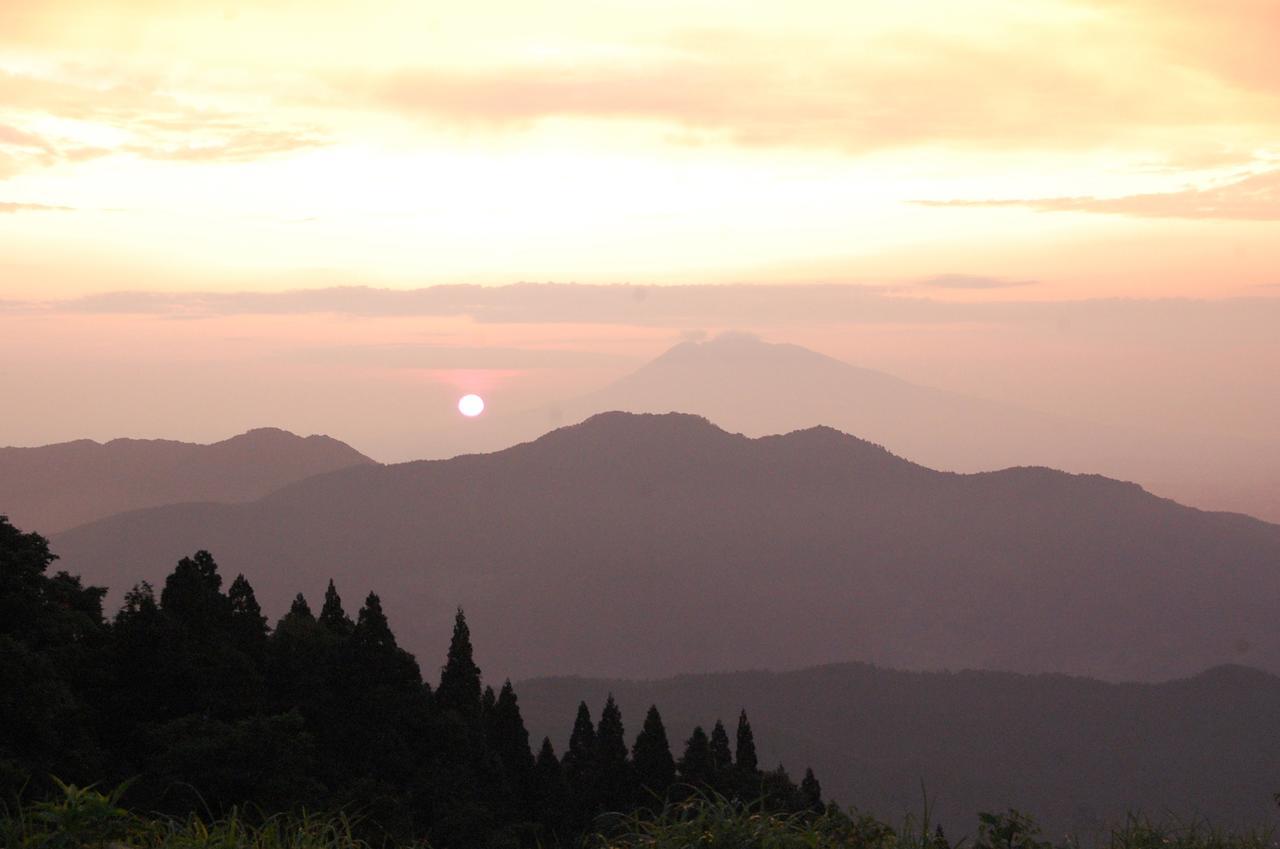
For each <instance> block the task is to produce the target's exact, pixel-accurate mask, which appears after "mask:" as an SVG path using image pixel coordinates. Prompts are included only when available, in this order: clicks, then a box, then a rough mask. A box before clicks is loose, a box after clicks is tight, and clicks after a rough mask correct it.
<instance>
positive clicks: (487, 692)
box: [480, 685, 498, 726]
mask: <svg viewBox="0 0 1280 849" xmlns="http://www.w3.org/2000/svg"><path fill="white" fill-rule="evenodd" d="M497 705H498V696H497V694H496V693H494V692H493V687H490V686H487V685H486V686H485V688H484V692H483V693H481V694H480V715H481V716H483V717H484V719H485V725H486V726H488V725H489V723H490V722H491V721H492V719H493V709H494V708H495V707H497Z"/></svg>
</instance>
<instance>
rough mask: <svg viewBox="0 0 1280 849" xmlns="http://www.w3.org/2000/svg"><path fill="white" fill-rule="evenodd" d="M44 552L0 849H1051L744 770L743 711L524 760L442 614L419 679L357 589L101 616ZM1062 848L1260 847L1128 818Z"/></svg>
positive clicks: (201, 598)
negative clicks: (733, 717)
mask: <svg viewBox="0 0 1280 849" xmlns="http://www.w3.org/2000/svg"><path fill="white" fill-rule="evenodd" d="M54 559H55V558H54V556H53V555H52V554H51V553H50V551H49V548H48V544H47V542H46V540H45V539H44V538H42V537H40V536H39V535H37V534H31V533H22V532H20V531H19V530H17V529H16V528H14V527H13V526H12V525H11V524H10V523H9V522H8V520H7V519H5V518H4V517H2V516H0V847H13V848H14V849H18V848H19V847H32V849H34V847H49V849H52V847H82V846H83V847H88V846H95V847H222V849H239V847H253V849H259V848H260V849H275V847H296V849H311V847H352V848H353V849H354V847H375V846H381V847H411V846H419V847H425V846H433V847H517V846H544V847H550V846H565V847H582V849H609V847H616V849H641V847H649V849H666V847H673V848H674V847H694V846H698V847H711V849H714V848H715V847H733V848H734V849H751V847H759V849H792V847H795V849H799V847H810V849H826V847H854V848H855V849H958V847H961V846H964V847H966V849H1049V847H1050V846H1051V845H1063V841H1062V840H1058V841H1057V843H1056V844H1051V843H1050V841H1048V840H1046V839H1045V838H1044V837H1043V836H1042V835H1041V834H1040V831H1039V829H1038V828H1037V826H1036V825H1035V823H1034V822H1033V821H1031V820H1030V819H1028V818H1026V817H1024V816H1022V815H1021V814H1019V813H1017V812H1016V811H1008V812H1006V813H1003V814H988V813H983V814H979V815H978V820H977V822H976V823H975V826H974V828H973V829H972V830H971V831H970V832H968V833H967V834H964V835H952V836H949V835H948V834H945V833H944V832H943V830H942V829H941V828H940V827H938V826H936V825H933V824H932V823H931V820H930V817H929V815H928V813H929V812H928V809H926V811H925V816H923V817H920V818H919V819H916V820H908V821H907V822H905V823H903V824H901V825H898V826H891V825H889V824H887V823H885V822H882V821H879V820H876V819H874V818H871V817H868V816H863V815H860V814H857V813H856V812H852V813H851V812H846V811H844V810H842V809H840V808H839V807H837V806H836V805H834V804H832V803H829V802H824V801H823V799H822V791H821V788H820V786H819V784H818V781H817V779H816V778H815V777H814V775H813V773H812V771H806V773H805V775H804V778H803V780H802V781H800V782H799V783H798V784H797V783H796V782H794V781H792V779H791V778H790V777H789V776H788V774H787V772H786V771H785V770H784V769H783V768H782V767H781V766H779V767H777V768H775V769H771V770H765V769H762V768H761V766H760V764H759V763H758V758H757V754H756V746H755V739H754V734H753V732H752V728H751V724H750V722H749V721H748V719H747V716H746V714H745V712H741V713H739V715H738V717H737V723H736V726H735V727H734V729H733V733H732V738H731V734H730V732H729V730H728V729H726V727H725V725H724V724H723V723H722V722H720V721H719V720H716V722H715V723H714V725H713V726H712V730H711V732H710V733H709V734H708V733H706V732H705V731H704V730H703V728H702V727H696V728H694V730H693V732H692V733H691V734H690V736H689V738H688V739H687V740H686V741H685V742H684V746H683V749H682V750H681V755H680V757H679V758H676V757H674V756H673V752H672V749H671V746H670V743H669V741H668V738H667V733H666V729H665V728H664V725H663V721H662V717H661V715H660V714H659V711H658V709H657V707H656V706H651V707H650V708H649V710H648V712H647V714H646V716H645V717H644V720H643V722H642V723H641V728H640V731H639V733H638V734H637V735H636V736H635V737H634V738H630V739H631V743H630V745H628V739H629V738H628V737H627V736H626V734H625V730H624V725H623V717H622V714H621V711H620V710H619V707H618V705H617V703H616V702H615V701H614V699H613V697H612V696H609V697H608V698H607V699H606V701H605V703H604V706H603V709H602V710H601V712H600V714H599V721H598V722H595V721H593V718H592V715H591V712H590V710H589V708H588V707H587V705H586V704H585V703H581V704H579V705H578V708H577V715H576V717H575V718H574V722H573V726H572V734H571V736H570V738H569V745H568V748H567V750H566V751H565V752H564V753H563V755H562V756H557V754H556V752H555V751H554V749H553V747H552V744H551V742H550V740H549V739H547V738H544V739H543V740H542V742H541V745H540V746H538V747H536V753H535V749H534V748H531V747H530V741H529V735H528V732H527V730H526V727H525V723H524V719H523V717H522V716H521V711H520V706H519V702H518V699H517V697H516V693H515V691H514V689H513V688H512V686H511V684H510V682H507V683H505V684H504V685H503V686H502V687H501V688H500V689H499V691H498V692H496V693H495V692H494V690H493V689H492V688H489V687H484V686H483V683H482V680H481V675H480V670H479V668H478V667H477V665H476V663H475V662H474V660H473V657H472V647H471V641H470V633H469V630H468V626H467V622H466V620H465V618H464V616H463V614H462V612H461V611H458V613H457V617H456V621H455V624H454V632H453V638H452V642H451V644H450V646H449V651H448V656H447V660H446V663H445V664H444V666H443V667H442V668H441V671H440V675H439V678H438V679H437V682H436V684H435V686H431V685H430V684H428V683H426V682H424V680H423V677H422V675H421V671H420V669H419V667H418V664H417V662H416V661H415V660H414V658H413V657H412V656H411V655H410V654H409V653H407V652H405V651H404V650H403V649H401V648H399V646H398V645H397V643H396V639H395V636H394V635H393V633H392V631H391V629H390V627H389V625H388V623H387V620H386V617H385V615H384V614H383V612H382V606H381V603H380V601H379V599H378V597H377V596H376V595H374V594H370V595H369V596H368V597H367V598H366V599H365V602H364V604H363V605H362V606H361V607H360V609H359V611H358V612H357V614H356V616H355V617H354V619H353V618H351V617H350V616H348V614H347V613H346V612H345V610H344V608H343V605H342V601H341V599H340V597H339V595H338V592H337V589H336V588H335V587H334V586H333V584H332V582H331V583H330V585H329V587H328V589H327V591H326V593H325V595H324V600H323V603H322V604H321V605H320V610H319V614H318V615H316V614H315V613H313V611H312V609H311V607H310V605H309V604H308V603H307V601H306V600H305V599H304V598H303V597H302V596H301V595H299V596H298V597H297V598H296V599H295V600H294V602H293V605H292V607H291V609H290V610H289V612H288V613H287V614H286V615H285V616H284V617H283V618H282V619H281V620H280V621H279V622H278V623H277V624H276V626H275V627H274V628H269V627H268V625H267V622H266V619H265V617H264V616H263V615H262V612H261V610H260V608H259V605H258V603H257V601H256V599H255V597H254V592H253V589H252V587H250V586H249V583H248V581H246V580H245V579H244V577H243V576H238V577H237V578H236V579H235V580H234V581H232V582H231V584H230V586H229V587H228V588H227V590H226V591H225V592H224V591H223V588H222V583H223V582H222V577H221V576H220V575H219V572H218V567H217V564H216V563H215V562H214V560H213V558H212V557H211V556H210V555H209V554H208V553H207V552H203V551H202V552H198V553H197V554H195V555H194V556H193V557H190V558H184V559H182V560H181V561H180V562H179V563H178V564H177V567H176V568H175V569H174V570H173V572H172V573H171V574H170V575H169V576H168V577H167V578H166V580H165V582H164V586H163V587H162V589H161V590H160V592H159V593H158V594H157V593H156V592H155V591H154V590H153V589H152V588H151V587H150V586H148V585H146V584H141V585H139V586H137V587H135V588H134V589H133V590H131V591H130V592H129V593H128V594H127V596H126V601H125V604H124V606H123V608H122V609H121V610H120V611H119V613H118V614H117V615H116V616H115V617H114V618H113V619H112V620H111V621H107V620H106V619H105V618H104V617H103V613H102V600H103V597H104V595H105V590H103V589H101V588H96V587H86V586H83V584H82V583H81V581H80V579H79V578H77V577H74V576H70V575H68V574H66V573H65V572H58V573H56V574H52V575H51V574H49V567H50V565H51V564H52V562H53V561H54ZM565 719H566V720H567V719H568V717H567V716H566V717H565ZM780 730H782V731H800V730H803V729H788V728H786V727H785V726H784V727H783V728H782V729H780ZM64 782H65V783H64ZM107 788H113V789H107ZM317 812H329V813H317ZM1073 839H1074V838H1073ZM1079 840H1080V842H1083V843H1084V844H1086V845H1089V846H1099V847H1108V849H1262V847H1270V846H1274V845H1275V843H1274V841H1273V840H1272V839H1271V835H1270V833H1264V832H1258V833H1244V834H1234V835H1233V834H1226V833H1223V832H1217V831H1213V830H1210V829H1207V828H1204V827H1194V826H1192V827H1178V828H1163V827H1157V826H1154V825H1151V824H1149V823H1147V822H1145V821H1142V820H1139V819H1131V820H1129V821H1128V822H1127V823H1125V824H1124V825H1122V826H1120V827H1117V828H1113V829H1110V830H1103V831H1100V832H1098V833H1095V834H1092V835H1082V836H1081V837H1080V839H1079ZM1071 842H1072V841H1071V840H1067V841H1066V843H1068V844H1069V843H1071Z"/></svg>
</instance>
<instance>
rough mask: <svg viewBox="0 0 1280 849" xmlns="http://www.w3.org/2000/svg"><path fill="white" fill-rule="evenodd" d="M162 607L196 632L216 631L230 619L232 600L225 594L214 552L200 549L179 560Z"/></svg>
mask: <svg viewBox="0 0 1280 849" xmlns="http://www.w3.org/2000/svg"><path fill="white" fill-rule="evenodd" d="M160 609H161V610H163V611H164V612H165V614H166V615H167V616H170V617H172V618H173V620H174V621H175V622H178V623H180V624H181V625H183V626H184V627H186V628H188V629H192V630H196V631H209V630H214V629H217V628H219V627H221V626H223V625H226V624H227V623H228V622H229V621H230V618H231V603H230V601H229V600H228V599H227V597H226V596H225V595H223V594H222V576H221V575H219V574H218V564H217V563H215V562H214V559H213V555H211V554H210V553H209V552H207V551H197V552H196V553H195V555H193V556H192V557H184V558H182V559H181V560H179V561H178V565H177V566H176V567H175V568H174V570H173V572H172V573H170V574H169V577H168V578H166V579H165V582H164V589H163V590H161V592H160Z"/></svg>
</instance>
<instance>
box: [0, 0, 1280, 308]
mask: <svg viewBox="0 0 1280 849" xmlns="http://www.w3.org/2000/svg"><path fill="white" fill-rule="evenodd" d="M1277 31H1280V7H1278V6H1276V5H1275V4H1274V3H1271V2H1268V0H1257V2H1244V1H1241V2H1228V3H1225V4H1204V3H1199V2H1192V0H1160V2H1156V0H1129V2H1124V0H1116V2H1105V0H1097V1H1096V2H1088V1H1087V0H1071V1H1070V2H1067V0H1039V2H1025V0H1019V2H992V0H981V1H980V2H970V3H965V4H963V6H957V5H954V4H946V3H941V4H940V3H926V2H903V3H892V4H890V3H845V2H833V3H816V2H815V3H804V4H800V5H796V4H781V3H778V4H745V5H744V4H741V3H728V2H693V3H690V2H679V3H662V2H658V3H655V2H652V0H646V2H643V3H640V2H634V3H632V2H604V3H601V2H595V0H592V2H582V3H576V2H558V3H553V4H521V3H499V2H480V3H468V4H450V5H444V6H442V5H439V4H423V3H418V2H405V3H395V2H384V3H374V4H369V3H347V2H333V0H320V2H307V3H302V2H292V1H291V0H259V1H258V2H252V3H249V2H236V1H235V0H227V2H200V1H199V0H185V2H152V0H46V2H40V3H6V4H3V9H2V10H0V39H2V40H3V44H2V45H0V50H2V51H3V52H0V108H2V109H3V111H2V112H0V178H3V182H0V204H3V206H0V208H3V209H6V210H7V213H6V214H5V220H4V226H3V230H2V231H0V233H3V236H2V237H0V238H2V242H0V246H2V247H3V251H4V255H5V256H6V257H9V260H8V264H9V265H10V268H11V269H12V271H11V272H10V273H7V274H6V275H5V277H6V280H7V282H6V283H5V284H4V285H5V289H6V294H10V293H16V294H34V293H36V292H39V293H40V294H46V295H47V294H50V293H70V292H84V291H95V290H100V289H102V288H111V285H110V284H112V283H116V282H117V280H118V279H119V278H120V277H124V278H128V277H130V276H132V275H134V274H135V273H136V274H138V275H140V277H139V280H138V286H137V288H164V289H181V288H186V287H198V288H210V287H214V288H245V287H250V288H256V287H263V288H282V287H286V286H289V285H297V284H298V283H300V282H305V281H306V280H307V274H308V271H312V272H314V274H315V279H316V280H328V279H331V278H332V277H333V276H334V275H349V276H352V277H355V278H358V279H359V280H360V281H361V282H377V283H383V284H386V285H393V286H394V285H424V284H428V283H439V282H487V283H505V282H511V281H513V280H518V279H534V280H546V279H556V280H579V281H597V282H616V281H619V280H624V279H630V280H643V281H644V282H651V283H661V282H674V281H684V282H719V281H724V280H727V279H733V280H772V281H785V280H790V279H794V278H797V277H803V278H807V279H813V278H814V277H815V276H816V277H819V278H824V279H841V280H849V279H853V280H875V281H883V280H885V279H886V278H888V279H906V278H910V277H912V276H913V275H919V274H924V273H931V272H938V271H941V270H963V271H970V272H975V273H983V274H1013V275H1021V276H1034V277H1036V278H1037V279H1039V280H1041V281H1042V290H1043V291H1042V292H1041V293H1039V294H1043V295H1046V296H1070V295H1077V296H1078V295H1085V294H1089V295H1092V294H1099V293H1104V292H1105V293H1108V294H1114V293H1116V292H1117V290H1120V291H1123V292H1129V293H1141V294H1161V293H1174V292H1178V293H1187V292H1192V293H1200V294H1221V293H1222V292H1223V290H1224V288H1225V289H1228V290H1230V291H1240V290H1242V289H1245V288H1247V287H1248V286H1249V285H1251V284H1258V283H1267V282H1274V281H1273V280H1271V279H1269V278H1268V277H1267V275H1268V273H1269V269H1271V268H1275V267H1276V265H1277V263H1276V259H1277V258H1278V257H1277V251H1278V250H1280V248H1277V247H1276V245H1275V242H1276V241H1277V240H1275V239H1274V238H1270V237H1271V236H1273V235H1274V232H1273V230H1274V227H1275V223H1276V219H1277V218H1280V147H1277V142H1276V139H1277V138H1280V132H1278V131H1280V59H1277V58H1276V53H1277V52H1276V51H1275V50H1274V49H1273V48H1274V42H1273V39H1274V34H1275V33H1276V32H1277ZM992 201H993V202H995V203H993V204H991V205H988V202H992ZM1223 239H1227V240H1231V242H1232V243H1233V244H1236V245H1238V246H1239V254H1240V256H1239V257H1238V258H1237V259H1236V261H1235V262H1234V263H1233V264H1232V267H1231V268H1229V269H1225V268H1222V267H1221V266H1220V264H1219V260H1220V258H1219V257H1217V256H1214V258H1213V262H1211V263H1210V262H1201V263H1199V264H1197V263H1195V262H1194V259H1195V256H1194V254H1195V248H1196V247H1197V246H1198V247H1199V248H1200V249H1202V250H1208V246H1209V245H1211V244H1214V243H1217V242H1220V241H1221V240H1223ZM1117 242H1119V243H1120V244H1119V245H1118V244H1117ZM1188 243H1189V245H1190V247H1187V245H1188ZM1170 244H1179V245H1183V246H1184V247H1183V248H1182V252H1183V253H1191V254H1192V255H1193V256H1192V257H1190V258H1191V259H1192V260H1193V262H1192V264H1191V267H1190V268H1187V267H1186V265H1185V262H1184V260H1185V259H1186V258H1185V257H1179V258H1178V261H1177V262H1176V263H1173V264H1172V265H1173V266H1174V267H1176V268H1179V269H1182V271H1181V273H1175V274H1172V275H1170V274H1168V273H1167V272H1168V271H1169V270H1170V269H1169V268H1167V267H1164V266H1163V265H1162V264H1161V262H1160V261H1159V260H1158V259H1155V260H1153V263H1152V267H1151V271H1150V273H1149V274H1125V275H1124V277H1123V279H1117V277H1118V275H1114V274H1107V273H1099V269H1102V268H1105V267H1106V266H1108V264H1109V262H1110V260H1111V259H1112V257H1114V255H1115V253H1116V252H1117V251H1119V250H1124V249H1127V246H1129V245H1140V246H1143V247H1145V248H1146V249H1148V250H1149V251H1151V252H1155V253H1159V252H1161V251H1162V250H1163V249H1164V248H1167V247H1168V246H1169V245H1170ZM975 245H980V246H981V256H982V260H981V263H980V264H979V260H978V258H977V257H976V256H975V255H974V252H973V250H972V248H973V246H975ZM1082 245H1090V246H1092V247H1093V248H1094V250H1092V251H1091V253H1092V256H1091V258H1090V260H1089V261H1082V260H1080V259H1079V258H1078V257H1079V252H1080V247H1081V246H1082ZM1122 246H1124V247H1122ZM922 252H927V253H928V254H929V258H928V262H927V263H926V262H924V261H922V258H921V257H920V254H921V253H922ZM1066 257H1075V259H1074V260H1072V261H1068V262H1065V263H1064V262H1062V260H1063V259H1064V258H1066ZM928 264H931V265H932V267H926V265H928ZM85 265H89V266H90V267H91V268H97V267H106V268H110V269H114V270H115V272H114V273H115V274H116V275H117V278H116V279H109V280H105V281H104V280H103V279H101V278H99V277H97V276H95V274H93V273H92V272H91V271H87V270H86V269H85V267H84V266H85ZM1050 266H1052V268H1050ZM1210 268H1214V269H1216V271H1215V272H1214V273H1210ZM1050 270H1052V271H1055V272H1056V273H1053V274H1050V273H1047V272H1048V271H1050ZM1224 272H1225V273H1224ZM1224 278H1225V280H1224ZM1228 281H1229V282H1228ZM104 283H105V284H107V285H106V286H105V287H104Z"/></svg>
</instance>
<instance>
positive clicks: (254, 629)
mask: <svg viewBox="0 0 1280 849" xmlns="http://www.w3.org/2000/svg"><path fill="white" fill-rule="evenodd" d="M227 599H228V600H229V601H230V602H231V626H232V631H233V632H234V633H235V635H236V642H237V643H238V644H239V647H240V649H241V651H244V652H246V653H247V654H249V655H250V656H252V657H254V658H258V657H260V656H261V653H262V650H263V648H264V647H265V646H266V644H267V617H265V616H263V615H262V608H261V607H260V606H259V605H258V599H257V597H256V596H255V595H254V594H253V587H252V586H250V585H249V581H248V579H246V578H245V576H244V575H236V579H235V580H234V581H232V582H231V588H230V589H229V590H227Z"/></svg>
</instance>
